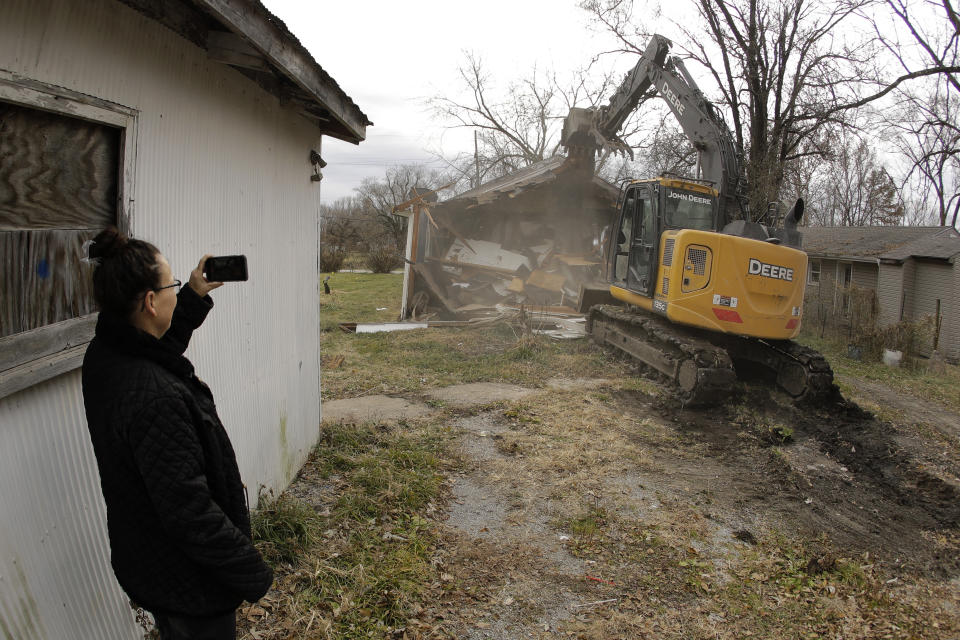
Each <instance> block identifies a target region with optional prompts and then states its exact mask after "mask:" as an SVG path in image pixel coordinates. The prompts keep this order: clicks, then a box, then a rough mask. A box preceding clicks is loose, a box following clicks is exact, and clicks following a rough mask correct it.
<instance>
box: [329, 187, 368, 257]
mask: <svg viewBox="0 0 960 640" xmlns="http://www.w3.org/2000/svg"><path fill="white" fill-rule="evenodd" d="M361 209H362V206H361V204H360V202H359V201H358V200H357V199H356V198H351V197H346V198H338V199H337V200H335V201H334V202H333V203H332V204H323V205H320V238H321V241H322V242H323V245H324V247H325V248H327V249H329V250H332V251H340V252H346V251H355V250H356V249H357V248H358V246H357V245H358V244H359V243H360V242H361V240H362V238H363V235H364V230H363V228H362V227H363V226H364V222H365V221H364V219H363V216H362V214H361Z"/></svg>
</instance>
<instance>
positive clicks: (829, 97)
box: [583, 0, 874, 213]
mask: <svg viewBox="0 0 960 640" xmlns="http://www.w3.org/2000/svg"><path fill="white" fill-rule="evenodd" d="M870 1H871V0H840V1H839V2H818V1H816V0H786V1H785V2H776V3H774V2H767V1H764V0H692V5H693V8H694V10H695V11H696V14H697V17H698V19H697V20H692V21H686V22H685V23H683V24H678V25H677V30H678V31H679V32H680V33H681V34H682V35H683V37H682V39H681V41H680V42H678V43H677V45H678V46H677V50H678V51H679V52H682V54H683V55H684V56H685V57H687V58H688V59H690V60H693V61H695V62H696V63H698V64H699V65H700V66H701V67H702V68H703V69H704V70H705V71H706V72H707V74H708V75H709V76H710V77H711V78H712V80H713V82H712V85H713V90H712V91H710V90H708V93H714V94H715V95H717V96H718V101H719V102H722V103H723V104H725V105H726V107H727V113H728V116H729V117H730V119H731V120H730V121H731V128H732V132H733V135H734V139H735V141H736V144H737V145H738V146H739V148H740V149H742V150H744V152H745V158H746V162H745V164H746V166H745V170H746V175H747V180H748V184H749V188H750V193H749V196H750V203H751V208H752V210H753V211H756V212H758V213H759V212H762V211H764V210H765V209H766V205H767V203H769V202H771V201H776V200H778V199H779V194H780V189H781V187H782V186H783V184H784V181H785V179H786V166H787V165H788V164H789V163H790V162H793V161H795V160H797V159H800V158H802V157H804V156H805V154H808V153H811V152H818V151H817V150H816V148H815V147H814V148H811V147H810V146H809V145H805V144H804V143H805V141H806V140H807V139H808V138H809V137H811V136H813V135H814V134H815V133H816V132H817V131H818V130H819V129H821V128H822V127H824V126H828V125H830V126H836V125H843V124H846V122H845V120H844V119H843V113H842V112H841V111H833V110H832V108H833V107H834V106H836V105H838V104H841V103H844V102H851V101H854V100H855V99H857V97H858V94H857V93H856V91H855V89H856V87H857V86H858V83H860V82H862V80H863V79H864V78H865V77H868V75H869V72H870V70H871V69H872V66H871V61H872V59H873V56H872V53H873V50H874V48H873V47H872V40H871V38H868V37H864V36H861V35H859V33H860V32H858V31H855V30H848V31H847V33H848V35H847V36H846V37H847V38H850V39H851V41H844V40H843V39H842V37H841V36H840V35H838V34H840V33H843V32H844V27H845V26H846V25H847V23H848V22H850V21H852V20H854V19H856V18H858V17H859V15H858V13H857V12H858V10H861V9H863V7H864V6H865V5H867V4H868V3H869V2H870ZM583 6H584V8H586V9H587V10H588V11H590V12H591V13H592V14H593V17H594V19H595V20H596V21H597V22H599V23H600V24H602V25H604V26H605V27H606V28H607V29H608V30H609V31H611V33H613V34H614V36H615V37H616V38H617V39H618V41H619V42H620V45H621V46H620V49H619V50H620V51H625V52H637V53H639V52H640V51H641V50H642V49H643V47H645V46H646V41H647V39H648V38H649V35H650V34H649V33H648V32H646V31H645V29H644V28H643V25H642V24H636V25H635V24H633V21H632V10H633V4H632V2H628V1H626V0H588V1H587V2H585V3H584V5H583ZM854 39H855V40H854Z"/></svg>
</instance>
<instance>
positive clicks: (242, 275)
mask: <svg viewBox="0 0 960 640" xmlns="http://www.w3.org/2000/svg"><path fill="white" fill-rule="evenodd" d="M203 269H204V271H205V272H206V273H205V274H204V275H206V277H207V282H236V281H238V280H246V279H247V256H217V257H214V258H207V263H206V264H205V265H204V268H203Z"/></svg>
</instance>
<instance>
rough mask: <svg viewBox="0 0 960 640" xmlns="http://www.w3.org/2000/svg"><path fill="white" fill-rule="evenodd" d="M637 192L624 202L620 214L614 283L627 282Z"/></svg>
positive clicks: (629, 195) (631, 193)
mask: <svg viewBox="0 0 960 640" xmlns="http://www.w3.org/2000/svg"><path fill="white" fill-rule="evenodd" d="M635 194H636V192H634V191H630V192H629V193H628V194H627V197H626V199H625V200H624V202H623V209H621V214H620V228H619V229H617V245H616V255H615V256H614V263H613V267H614V268H613V280H614V282H619V283H625V282H626V281H627V264H628V259H629V256H630V243H631V240H632V239H633V226H634V225H633V218H634V210H635V208H636V195H635Z"/></svg>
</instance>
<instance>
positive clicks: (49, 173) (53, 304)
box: [0, 102, 120, 337]
mask: <svg viewBox="0 0 960 640" xmlns="http://www.w3.org/2000/svg"><path fill="white" fill-rule="evenodd" d="M119 155H120V131H119V130H117V129H116V128H114V127H110V126H106V125H102V124H97V123H93V122H88V121H84V120H80V119H77V118H70V117H66V116H62V115H59V114H54V113H48V112H44V111H40V110H38V109H31V108H28V107H23V106H18V105H13V104H10V103H5V102H0V256H2V258H0V261H2V262H3V270H2V273H0V291H2V292H3V296H2V298H0V337H4V336H9V335H13V334H16V333H22V332H24V331H29V330H31V329H37V328H39V327H43V326H45V325H48V324H52V323H54V322H60V321H62V320H68V319H70V318H76V317H80V316H83V315H86V314H89V313H91V312H93V311H94V304H93V299H92V291H91V285H90V267H89V266H88V265H86V264H84V263H82V262H81V261H80V258H81V257H82V256H81V249H82V246H83V243H84V242H85V241H86V240H88V239H89V238H91V237H93V235H95V234H96V233H97V232H98V231H99V230H100V229H103V228H104V227H106V226H107V225H111V224H116V222H117V182H118V179H119V176H120V171H119Z"/></svg>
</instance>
